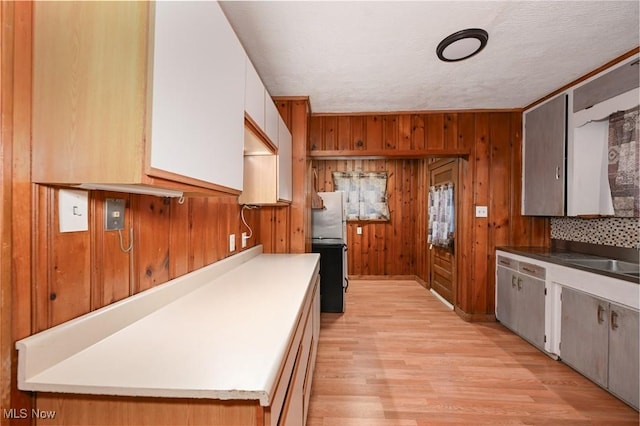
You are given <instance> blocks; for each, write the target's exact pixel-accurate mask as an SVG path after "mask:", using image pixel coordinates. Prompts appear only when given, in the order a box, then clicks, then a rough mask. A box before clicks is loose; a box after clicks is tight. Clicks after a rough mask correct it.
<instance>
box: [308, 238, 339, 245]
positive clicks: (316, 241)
mask: <svg viewBox="0 0 640 426" xmlns="http://www.w3.org/2000/svg"><path fill="white" fill-rule="evenodd" d="M311 244H312V245H314V246H327V247H328V246H333V247H338V246H339V247H342V246H344V245H346V244H345V242H344V240H343V239H342V238H313V239H312V240H311Z"/></svg>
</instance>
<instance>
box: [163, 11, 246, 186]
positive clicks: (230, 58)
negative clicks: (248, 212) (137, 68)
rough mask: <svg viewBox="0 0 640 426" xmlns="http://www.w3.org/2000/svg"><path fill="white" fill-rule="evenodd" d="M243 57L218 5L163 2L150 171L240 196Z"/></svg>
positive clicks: (240, 48)
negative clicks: (213, 185)
mask: <svg viewBox="0 0 640 426" xmlns="http://www.w3.org/2000/svg"><path fill="white" fill-rule="evenodd" d="M245 57H246V55H245V52H244V49H243V48H242V45H241V44H240V42H239V41H238V38H237V37H236V35H235V33H234V32H233V29H232V28H231V26H230V25H229V23H228V21H227V19H226V17H225V16H224V14H223V13H222V10H221V9H220V6H219V5H218V3H217V2H157V3H156V4H155V32H154V52H153V103H152V120H151V123H152V129H151V140H152V145H151V146H152V149H151V167H152V168H157V169H160V170H164V171H167V172H172V173H176V174H179V175H183V176H189V177H192V178H195V179H199V180H203V181H205V182H214V183H216V184H219V185H222V186H225V187H228V188H232V189H238V190H241V189H242V160H243V157H242V156H243V152H242V146H243V142H242V141H243V139H244V113H243V112H244V99H245V96H244V92H245V78H244V77H245Z"/></svg>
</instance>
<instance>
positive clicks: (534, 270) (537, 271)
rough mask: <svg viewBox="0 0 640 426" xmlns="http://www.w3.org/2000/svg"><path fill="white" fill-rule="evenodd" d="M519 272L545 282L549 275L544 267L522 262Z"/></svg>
mask: <svg viewBox="0 0 640 426" xmlns="http://www.w3.org/2000/svg"><path fill="white" fill-rule="evenodd" d="M518 270H519V271H520V272H521V273H523V274H526V275H530V276H532V277H535V278H539V279H541V280H544V279H545V278H546V275H547V271H546V269H545V268H544V267H542V266H538V265H534V264H532V263H527V262H520V267H519V269H518Z"/></svg>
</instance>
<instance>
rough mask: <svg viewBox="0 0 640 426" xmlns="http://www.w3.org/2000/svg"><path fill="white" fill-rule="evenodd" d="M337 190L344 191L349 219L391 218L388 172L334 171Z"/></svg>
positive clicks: (334, 182) (380, 219)
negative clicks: (388, 198)
mask: <svg viewBox="0 0 640 426" xmlns="http://www.w3.org/2000/svg"><path fill="white" fill-rule="evenodd" d="M332 175H333V184H334V188H335V190H336V191H344V192H345V194H346V199H347V220H350V221H355V220H378V221H388V220H389V206H388V204H387V172H333V173H332Z"/></svg>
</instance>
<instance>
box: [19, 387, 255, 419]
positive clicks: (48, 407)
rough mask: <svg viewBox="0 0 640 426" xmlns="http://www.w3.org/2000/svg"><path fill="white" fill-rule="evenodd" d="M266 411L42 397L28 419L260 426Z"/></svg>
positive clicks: (213, 403)
mask: <svg viewBox="0 0 640 426" xmlns="http://www.w3.org/2000/svg"><path fill="white" fill-rule="evenodd" d="M266 408H267V407H261V406H260V405H259V404H258V402H257V401H238V400H234V401H220V400H210V399H178V398H147V397H115V396H113V397H112V396H95V395H75V394H57V393H56V394H48V393H40V394H38V395H37V397H36V402H35V409H34V410H35V411H33V412H31V413H27V414H26V415H27V417H34V419H33V420H34V421H35V424H37V425H83V426H91V425H113V426H116V425H118V426H120V425H154V426H155V425H167V426H168V425H172V426H173V425H229V426H236V425H237V426H253V425H256V426H258V425H263V424H264V412H265V410H266Z"/></svg>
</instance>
